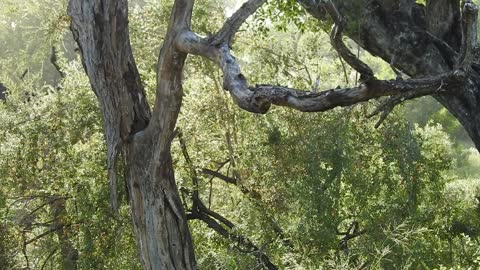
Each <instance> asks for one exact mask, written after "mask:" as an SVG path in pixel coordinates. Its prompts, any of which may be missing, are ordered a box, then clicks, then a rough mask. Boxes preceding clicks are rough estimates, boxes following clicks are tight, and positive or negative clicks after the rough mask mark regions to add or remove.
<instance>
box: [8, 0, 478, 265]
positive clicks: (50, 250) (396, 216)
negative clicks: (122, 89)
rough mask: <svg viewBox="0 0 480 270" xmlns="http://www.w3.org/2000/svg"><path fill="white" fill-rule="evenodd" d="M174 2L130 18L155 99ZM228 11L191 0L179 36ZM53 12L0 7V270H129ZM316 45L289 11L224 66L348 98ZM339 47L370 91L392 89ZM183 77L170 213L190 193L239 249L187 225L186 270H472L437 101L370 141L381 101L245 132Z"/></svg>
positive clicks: (463, 182)
mask: <svg viewBox="0 0 480 270" xmlns="http://www.w3.org/2000/svg"><path fill="white" fill-rule="evenodd" d="M282 1H286V0H282ZM171 2H172V1H167V0H149V1H140V0H137V1H132V2H131V5H130V36H131V41H132V47H133V50H134V55H135V58H136V62H137V65H138V67H139V71H140V73H141V76H142V79H143V81H144V82H145V84H146V85H145V88H146V90H147V93H148V94H149V95H150V97H151V98H153V95H154V88H155V72H156V67H155V65H156V60H157V56H158V53H159V49H160V46H161V43H162V40H161V39H162V37H163V36H164V32H165V30H166V23H167V22H168V17H169V12H170V10H171V4H172V3H171ZM236 4H238V3H235V1H225V2H219V1H213V0H198V1H197V4H196V6H195V10H194V16H193V18H194V19H193V20H194V23H192V25H193V26H194V27H195V29H193V30H195V31H196V32H198V33H203V34H205V35H208V34H209V33H210V31H211V30H212V29H218V28H219V27H221V23H222V22H223V21H224V18H225V17H226V16H229V14H230V11H231V10H232V8H233V6H235V5H236ZM66 9H67V8H66V2H65V1H57V0H40V1H33V0H26V1H22V2H17V1H11V0H2V3H1V4H0V83H2V85H3V86H5V87H6V89H8V90H6V92H3V93H2V95H0V97H2V98H3V101H1V102H0V138H1V139H0V269H139V267H140V266H139V263H138V259H137V254H136V247H135V241H134V237H133V234H132V229H131V227H132V226H131V217H130V213H129V207H128V203H127V201H128V199H127V198H126V193H125V191H124V187H123V185H120V187H119V192H120V194H123V196H122V197H121V200H122V202H121V207H120V216H119V217H117V218H116V217H114V216H113V215H112V212H111V210H110V207H109V204H108V201H109V188H108V181H107V175H106V174H107V170H106V161H105V152H106V149H105V144H104V138H103V128H102V117H101V116H100V112H99V110H98V105H97V101H96V98H95V94H94V93H93V92H92V91H91V87H90V83H89V81H88V78H87V77H86V75H85V72H84V70H83V68H82V64H81V62H80V60H79V57H78V53H77V52H76V50H75V48H76V45H75V43H74V42H73V39H72V36H71V33H70V30H69V18H68V16H67V15H66ZM324 28H325V27H324V26H322V25H319V24H317V23H316V22H314V21H313V20H311V19H310V18H309V17H308V16H307V15H306V14H303V13H302V11H301V10H300V9H298V10H296V9H292V10H278V9H272V8H269V6H267V7H265V8H263V9H262V10H261V12H260V13H258V14H257V15H256V16H255V17H254V18H252V19H251V20H249V21H248V24H247V25H246V26H245V27H243V28H242V30H241V32H239V33H238V35H237V38H236V40H235V42H234V44H233V47H234V49H235V55H236V57H237V58H238V59H239V60H240V61H241V65H242V68H243V70H244V72H245V74H246V76H247V77H248V78H249V79H250V80H251V81H252V82H264V81H272V80H275V81H274V82H275V83H276V84H278V85H286V86H289V87H293V88H297V89H312V90H314V89H315V88H316V87H317V86H316V85H317V84H318V89H328V88H335V87H336V86H342V87H345V86H353V85H357V82H358V74H356V72H355V71H353V70H352V69H351V68H350V67H348V65H345V63H343V62H342V61H341V60H340V58H339V57H338V55H337V53H336V51H335V50H333V49H332V48H331V45H330V42H329V38H328V34H327V33H326V31H325V30H327V29H324ZM349 45H350V46H351V49H352V50H353V51H356V52H358V54H359V56H360V58H361V59H362V60H364V61H365V62H367V63H369V64H370V66H371V67H373V68H374V69H375V70H374V71H375V74H376V75H377V77H379V78H381V79H388V78H395V74H394V73H393V72H392V71H391V69H390V67H389V65H388V64H385V63H384V62H382V61H381V60H379V59H378V58H375V57H373V56H370V55H368V54H367V53H365V52H364V51H362V50H360V49H358V47H357V46H356V45H355V44H354V43H353V42H350V43H349ZM187 61H188V65H187V69H186V72H185V78H184V79H185V81H184V88H185V97H184V106H183V107H182V111H181V114H180V117H179V123H178V125H177V126H178V130H179V131H180V132H181V133H180V134H182V136H178V137H177V138H176V139H175V140H174V144H173V154H174V164H175V168H176V179H177V181H178V185H179V187H180V190H181V193H182V195H183V196H182V198H183V202H184V204H185V206H186V208H188V207H189V205H190V204H191V200H190V199H189V197H190V196H191V193H192V192H194V191H198V194H199V197H200V199H201V200H202V201H203V203H204V204H205V206H206V207H208V208H209V209H211V210H212V211H214V212H216V213H219V214H221V215H222V216H224V217H225V218H226V219H227V220H228V222H230V224H231V225H232V226H231V228H226V229H228V231H229V232H230V236H232V235H235V236H236V237H240V238H241V239H243V240H241V241H238V239H239V238H236V239H234V237H223V236H221V235H219V234H217V233H216V232H215V231H213V230H211V229H209V228H208V227H207V226H206V225H205V224H204V223H202V222H200V221H193V222H191V223H190V224H189V225H190V230H191V232H192V235H193V238H194V242H195V252H196V256H197V261H198V266H199V269H259V268H260V267H261V266H260V264H259V262H258V258H259V256H262V255H265V256H268V257H269V258H270V260H271V261H272V262H274V263H275V264H276V265H277V266H279V267H280V268H282V269H283V268H284V269H365V268H370V269H412V268H413V269H467V268H470V269H477V268H479V267H480V245H479V242H478V240H479V239H478V237H479V236H480V170H479V168H480V155H479V154H478V152H477V150H475V149H474V148H473V145H472V143H471V142H470V141H469V139H468V136H467V135H466V134H465V132H464V131H463V129H462V127H461V126H460V124H458V122H457V121H456V120H455V119H454V118H453V117H452V116H450V115H449V113H448V112H447V111H446V109H445V108H443V107H441V106H440V105H439V104H438V103H437V102H436V101H435V100H434V99H433V98H430V97H427V98H421V99H417V100H414V101H410V102H408V103H406V104H405V105H403V106H399V107H397V108H396V109H395V111H394V112H393V113H392V114H391V115H390V116H389V117H388V119H387V120H386V121H385V122H384V123H383V125H382V126H381V127H379V128H378V129H376V128H375V127H374V126H375V120H374V119H372V120H370V119H367V118H366V115H368V114H369V113H370V112H371V111H372V110H373V109H374V108H375V105H377V103H378V101H372V102H369V103H364V104H361V105H356V106H352V107H348V108H340V109H335V110H332V111H329V112H326V113H300V112H297V111H293V110H290V109H286V108H280V107H276V108H274V109H272V111H271V112H269V113H268V114H266V115H254V114H251V113H248V112H244V111H242V110H240V109H239V108H237V106H235V105H234V104H233V103H232V101H231V98H230V97H229V95H228V93H227V92H226V91H224V90H223V88H222V82H221V73H220V71H219V70H218V68H217V67H215V66H214V65H213V64H212V63H211V62H208V61H206V60H203V59H202V58H199V57H189V58H188V60H187ZM317 81H318V83H317ZM2 85H0V89H1V88H2V87H1V86H2ZM120 180H121V179H120ZM245 243H247V246H245ZM248 243H251V244H253V245H255V246H256V247H257V248H258V250H256V251H251V250H249V249H248Z"/></svg>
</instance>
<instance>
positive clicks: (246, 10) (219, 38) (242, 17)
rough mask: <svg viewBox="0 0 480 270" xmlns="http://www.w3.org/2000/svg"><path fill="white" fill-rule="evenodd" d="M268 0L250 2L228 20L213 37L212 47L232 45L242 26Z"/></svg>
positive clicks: (252, 0)
mask: <svg viewBox="0 0 480 270" xmlns="http://www.w3.org/2000/svg"><path fill="white" fill-rule="evenodd" d="M265 2H267V0H248V1H247V2H245V3H244V4H243V5H242V6H241V7H240V8H239V9H238V10H237V11H236V12H235V13H233V15H232V16H231V17H230V18H228V19H227V21H226V22H225V24H224V25H223V26H222V28H221V29H220V30H219V31H218V32H217V33H216V34H215V35H214V36H213V37H212V40H211V42H210V43H211V44H212V45H220V44H223V43H227V44H230V43H231V41H232V38H233V36H234V35H235V33H237V32H238V30H239V29H240V26H242V24H243V23H244V22H245V21H246V20H247V19H248V17H250V16H251V15H252V14H253V13H255V11H257V9H258V8H259V7H260V6H262V5H263V4H264V3H265Z"/></svg>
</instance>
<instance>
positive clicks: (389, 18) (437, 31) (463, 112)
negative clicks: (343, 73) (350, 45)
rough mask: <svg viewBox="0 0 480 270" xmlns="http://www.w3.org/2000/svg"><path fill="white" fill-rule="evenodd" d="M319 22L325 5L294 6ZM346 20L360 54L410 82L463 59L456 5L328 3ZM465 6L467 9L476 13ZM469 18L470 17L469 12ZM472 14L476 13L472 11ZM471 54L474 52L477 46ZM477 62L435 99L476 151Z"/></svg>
mask: <svg viewBox="0 0 480 270" xmlns="http://www.w3.org/2000/svg"><path fill="white" fill-rule="evenodd" d="M297 1H298V2H299V3H300V4H301V5H302V6H304V7H305V8H306V10H307V11H308V12H309V13H310V14H311V15H312V16H314V17H315V18H317V19H319V20H327V19H328V16H326V12H325V11H324V10H325V5H324V4H320V5H316V4H315V2H316V1H313V0H297ZM332 2H333V3H334V4H335V5H336V6H338V9H339V10H340V12H341V13H342V14H343V15H344V16H345V17H346V18H347V26H346V31H345V35H347V36H348V37H350V38H351V39H353V40H354V41H356V42H357V44H359V45H360V46H361V47H362V48H363V49H365V50H367V51H368V52H370V53H372V54H373V55H376V56H379V57H381V58H382V59H383V60H385V61H386V62H388V63H391V65H392V66H394V67H396V68H398V69H399V70H401V71H403V72H404V73H405V74H407V75H408V76H410V77H424V76H432V75H438V74H442V73H445V72H449V71H452V70H454V69H455V68H456V65H457V64H458V60H459V59H460V58H461V53H462V52H461V44H462V43H464V42H465V41H464V40H462V39H463V38H464V37H465V35H462V30H464V29H462V28H464V27H466V26H465V19H466V18H465V16H468V15H466V14H464V16H463V18H462V16H461V14H460V10H461V7H460V1H457V0H430V1H427V4H426V6H424V5H419V4H416V1H414V0H388V1H372V0H346V1H339V0H334V1H332ZM469 5H470V4H469V3H468V1H467V8H472V9H476V7H474V6H473V5H471V6H469ZM467 12H468V11H467ZM471 12H472V13H475V15H474V16H476V12H477V11H476V10H472V11H471ZM474 43H475V53H476V52H477V48H476V47H477V42H476V40H475V41H474ZM479 61H480V59H479V55H478V54H476V55H475V57H474V59H473V62H472V65H471V68H472V70H471V71H470V72H469V74H468V78H467V79H466V80H465V83H464V84H463V85H459V86H457V89H456V90H455V91H453V92H442V93H435V94H433V97H434V98H435V99H437V100H438V101H439V102H440V103H441V104H442V105H443V106H445V108H447V109H448V110H449V111H450V112H451V113H452V115H453V116H454V117H455V118H457V119H458V121H459V122H460V123H461V124H462V126H463V127H464V128H465V130H466V131H467V133H468V134H469V136H470V138H471V139H472V141H473V143H474V144H475V146H476V148H477V149H478V150H479V151H480V103H479V101H480V73H479V71H480V66H479V64H478V62H479Z"/></svg>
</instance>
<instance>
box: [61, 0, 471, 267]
mask: <svg viewBox="0 0 480 270" xmlns="http://www.w3.org/2000/svg"><path fill="white" fill-rule="evenodd" d="M265 2H266V0H249V1H247V2H246V3H245V4H244V5H243V6H242V7H240V9H239V10H237V12H235V13H234V14H233V15H232V16H231V18H229V19H228V20H226V22H225V24H224V25H223V27H222V28H221V29H220V30H219V31H218V32H217V33H216V34H214V35H213V36H211V37H201V36H199V35H198V34H196V33H194V32H192V31H191V29H190V21H191V15H192V9H193V5H194V0H176V1H174V6H173V9H172V14H171V18H170V23H169V27H168V30H167V33H166V36H165V38H164V43H163V47H162V49H161V52H160V55H159V59H158V71H157V88H156V101H155V104H154V107H153V112H151V111H150V107H149V105H148V103H147V100H146V97H145V91H144V89H143V86H142V83H141V80H140V77H139V74H138V71H137V67H136V65H135V61H134V58H133V54H132V50H131V47H130V41H129V33H128V7H127V4H128V3H127V0H70V1H69V6H68V13H69V15H70V16H71V19H72V24H71V29H72V32H73V34H74V38H75V40H76V41H77V43H78V45H79V48H80V51H81V54H82V62H83V65H84V68H85V71H86V73H87V75H88V77H89V79H90V82H91V85H92V88H93V91H94V92H95V94H96V95H97V97H98V101H99V106H100V109H101V111H102V114H103V118H104V122H105V138H106V142H107V163H108V172H109V178H110V186H111V204H112V207H113V209H114V210H116V209H117V208H118V203H117V195H116V194H117V193H116V189H117V183H116V174H117V171H116V162H117V157H118V155H119V154H122V156H123V158H124V159H123V161H122V162H124V165H125V166H124V167H125V170H126V172H125V175H126V181H127V186H128V193H129V195H130V196H129V197H130V204H131V211H132V220H133V227H134V232H135V235H136V241H137V246H138V251H139V257H140V260H141V264H142V267H143V268H144V269H195V268H196V264H195V257H194V252H193V244H192V239H191V236H190V233H189V230H188V224H187V218H186V214H185V209H184V208H183V206H182V204H181V202H180V197H179V194H178V191H177V187H176V183H175V178H174V173H173V165H172V160H171V153H170V147H171V141H172V139H173V138H174V136H175V132H174V129H175V124H176V121H177V117H178V113H179V110H180V106H181V103H182V95H183V90H182V72H183V68H184V64H185V58H186V56H187V54H194V55H199V56H201V57H204V58H206V59H209V60H211V61H213V62H214V63H216V64H217V65H218V66H219V68H220V69H221V70H222V72H223V75H224V76H223V80H224V81H223V86H224V88H225V89H226V90H228V91H229V92H230V94H231V96H232V98H233V100H234V102H235V103H236V104H238V106H240V107H241V108H243V109H245V110H248V111H250V112H254V113H266V112H267V111H268V110H269V108H270V106H271V105H272V104H274V105H279V106H288V107H291V108H294V109H297V110H301V111H308V112H319V111H326V110H329V109H332V108H334V107H337V106H349V105H352V104H355V103H359V102H364V101H367V100H370V99H373V98H378V97H382V96H386V97H389V99H388V100H387V102H385V103H384V104H383V105H381V106H380V107H379V108H378V109H377V111H376V112H374V114H377V113H380V112H383V113H382V116H381V118H380V119H381V120H382V119H384V118H385V117H386V116H387V115H388V113H389V112H390V111H391V110H392V109H393V107H394V106H395V105H397V104H399V103H401V102H403V101H404V100H408V99H413V98H417V97H420V96H425V95H433V96H434V97H435V98H437V100H439V101H440V102H441V103H442V104H443V105H444V106H445V107H447V108H448V109H449V110H450V112H452V114H453V115H454V116H455V117H457V119H459V121H460V122H461V123H462V125H463V126H464V127H465V129H466V130H467V132H468V133H469V134H470V136H471V138H472V140H473V141H474V142H475V144H476V146H477V148H479V149H480V107H479V106H478V104H479V103H478V101H479V98H480V96H479V90H478V89H479V86H480V75H479V73H478V71H480V64H477V60H478V56H477V54H476V52H477V38H476V16H477V8H476V6H475V5H473V4H472V3H470V2H468V1H467V2H466V3H465V4H464V5H463V6H462V7H460V6H459V2H458V0H436V1H434V0H430V1H427V5H426V6H421V5H418V4H416V1H415V0H382V1H379V0H378V1H377V0H345V1H343V0H342V1H340V0H335V1H330V0H327V1H318V0H297V2H299V3H300V4H301V5H302V6H303V7H305V9H306V10H307V11H308V12H309V13H310V14H311V15H313V16H314V17H315V18H317V19H319V20H327V19H329V18H330V19H332V20H333V23H334V28H333V30H332V33H331V42H332V46H333V48H334V49H336V50H337V51H338V53H339V54H340V56H341V57H342V58H343V59H344V60H345V62H347V63H348V64H349V65H350V66H352V67H353V68H354V69H356V70H357V71H358V72H359V73H360V74H361V75H362V78H361V79H362V80H361V81H362V83H361V84H360V85H359V86H357V87H353V88H348V89H331V90H327V91H323V92H306V91H301V90H297V89H289V88H286V87H281V86H275V85H265V84H262V85H255V86H250V85H249V84H248V82H247V79H246V78H245V76H244V75H243V74H242V72H241V70H240V66H239V65H238V63H237V61H236V59H235V58H234V57H233V56H232V54H231V52H230V46H229V45H230V43H231V42H232V39H233V37H234V35H235V33H236V32H237V31H238V30H239V28H240V27H241V25H242V24H243V23H244V22H245V20H246V19H247V18H248V17H249V16H250V15H252V14H253V13H254V12H255V11H256V10H257V9H258V8H259V7H260V6H261V5H262V4H264V3H265ZM461 8H462V11H463V12H460V10H461ZM343 33H345V34H346V35H348V36H349V37H350V38H352V39H353V40H355V41H356V42H357V43H358V44H360V45H361V46H362V47H363V48H364V49H366V50H368V51H369V52H371V53H373V54H374V55H377V56H379V57H381V58H383V59H384V60H386V61H388V62H389V63H391V64H392V66H395V67H397V68H398V69H400V70H401V71H403V72H404V73H405V74H407V75H408V76H409V77H411V78H410V79H405V80H404V79H397V80H390V81H382V80H378V79H376V78H375V75H374V73H373V72H372V70H371V69H370V68H369V67H368V65H366V64H365V63H363V62H362V61H361V60H360V59H358V58H357V57H356V56H355V55H354V54H353V53H351V52H350V51H349V49H348V47H347V46H345V44H344V43H343V39H342V34H343ZM479 61H480V60H479Z"/></svg>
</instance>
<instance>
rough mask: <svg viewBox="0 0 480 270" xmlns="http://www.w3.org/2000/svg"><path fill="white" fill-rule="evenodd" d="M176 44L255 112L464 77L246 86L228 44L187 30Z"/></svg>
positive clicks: (315, 106) (315, 108) (354, 99)
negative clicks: (312, 87) (315, 89)
mask: <svg viewBox="0 0 480 270" xmlns="http://www.w3.org/2000/svg"><path fill="white" fill-rule="evenodd" d="M176 44H177V47H178V48H179V49H180V50H183V51H185V52H188V53H192V54H196V55H201V56H204V57H206V58H208V59H210V60H212V61H213V62H215V63H216V64H217V65H218V66H220V67H221V69H222V71H223V74H224V83H223V85H224V88H225V89H227V90H229V91H230V93H231V95H232V97H233V99H234V101H235V102H236V103H237V104H238V105H239V106H240V107H241V108H243V109H245V110H247V111H250V112H256V113H266V112H267V111H268V110H269V108H270V106H271V104H275V105H278V106H286V107H291V108H294V109H297V110H300V111H305V112H320V111H327V110H330V109H333V108H335V107H338V106H350V105H353V104H356V103H359V102H364V101H368V100H370V99H373V98H378V97H382V96H393V95H399V94H407V93H408V95H409V96H410V97H412V98H413V97H420V96H425V95H430V94H433V93H436V92H438V91H439V90H440V89H443V90H449V89H451V88H454V87H457V86H458V85H459V84H461V79H463V78H464V73H463V72H461V71H455V72H449V73H445V74H441V75H438V76H432V77H428V78H421V79H408V80H390V81H381V80H375V79H372V80H369V81H368V82H366V83H364V84H362V85H360V86H358V87H353V88H346V89H331V90H327V91H323V92H319V93H312V92H306V91H300V90H297V89H291V88H288V87H282V86H273V85H256V86H252V87H249V86H248V83H247V80H246V78H245V77H244V76H243V74H242V73H241V71H240V66H239V65H238V64H237V62H236V59H235V58H234V57H233V56H232V55H231V54H230V50H229V48H228V46H221V47H216V46H213V45H211V44H210V43H209V41H208V40H207V39H205V38H202V37H200V36H198V35H196V34H195V33H193V32H190V31H186V32H183V33H182V34H181V35H180V36H179V37H178V40H177V43H176Z"/></svg>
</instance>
